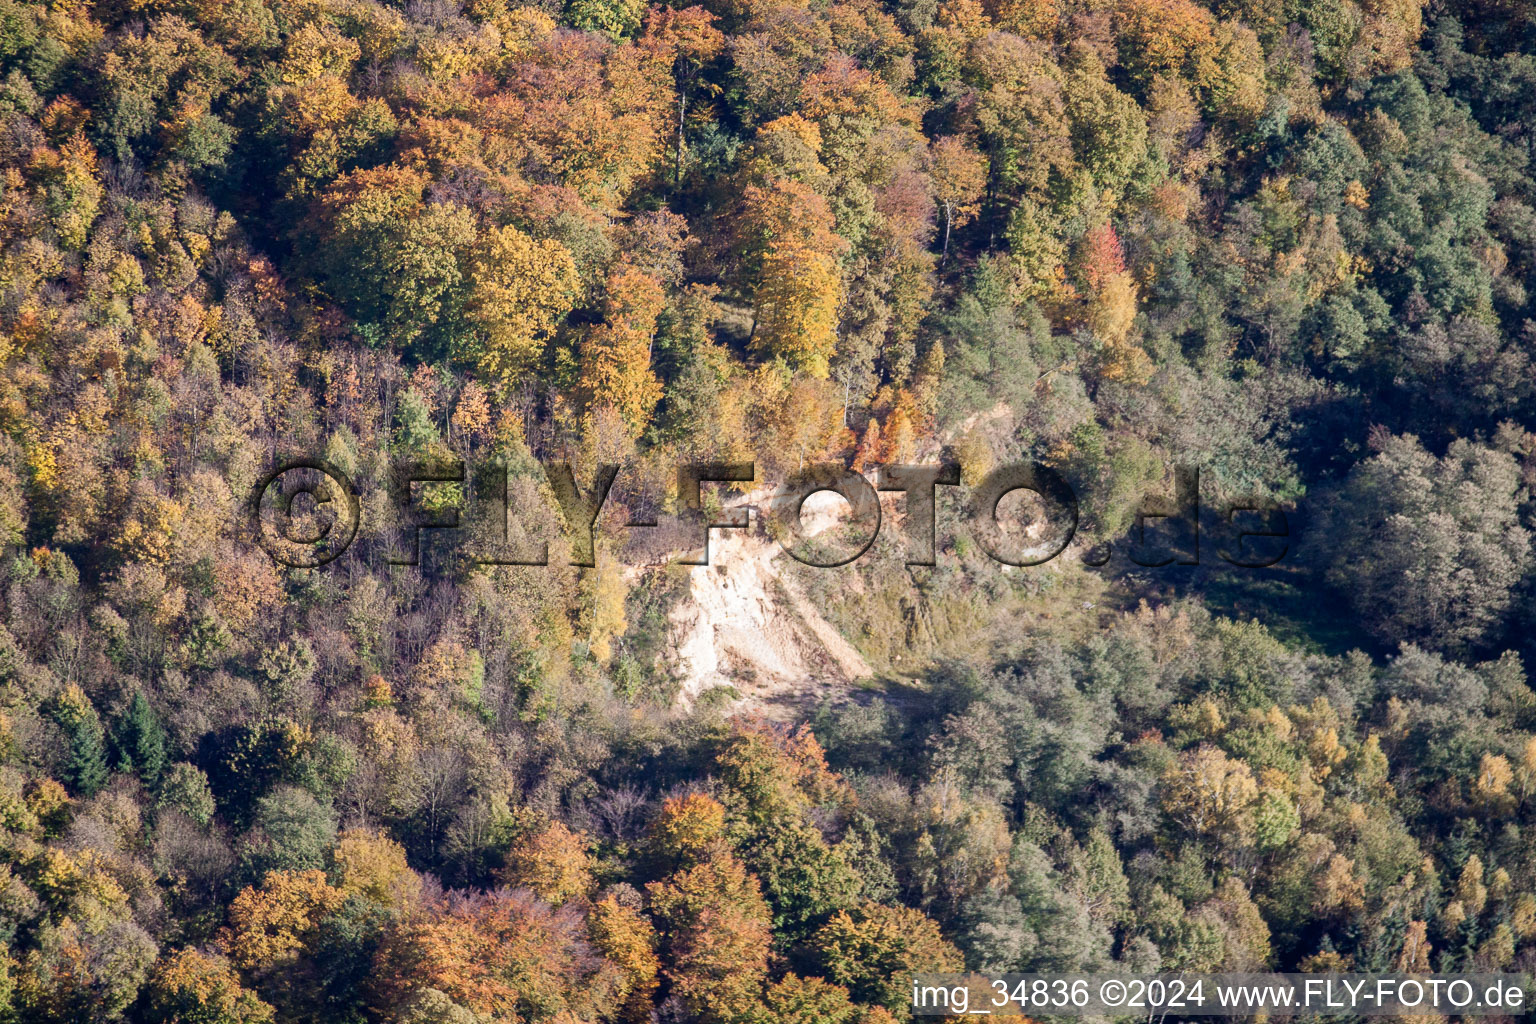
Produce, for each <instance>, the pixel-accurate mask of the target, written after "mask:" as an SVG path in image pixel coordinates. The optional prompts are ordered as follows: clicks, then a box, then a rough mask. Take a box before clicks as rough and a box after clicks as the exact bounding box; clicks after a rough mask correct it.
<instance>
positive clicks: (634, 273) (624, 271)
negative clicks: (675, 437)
mask: <svg viewBox="0 0 1536 1024" xmlns="http://www.w3.org/2000/svg"><path fill="white" fill-rule="evenodd" d="M665 305H666V295H665V293H664V292H663V291H662V288H661V282H659V281H657V280H656V279H655V278H654V277H652V276H650V275H649V274H646V273H643V272H641V271H639V270H635V269H634V268H633V267H623V268H620V269H619V270H616V271H614V272H613V273H612V274H610V275H609V277H608V285H607V298H606V301H605V303H604V318H603V323H602V324H601V325H599V326H598V327H597V329H596V330H594V331H593V332H592V333H591V334H590V335H588V337H587V341H586V344H585V345H584V346H583V348H582V359H581V384H582V389H583V391H584V392H585V393H586V396H587V404H588V406H589V407H591V406H596V405H611V406H612V407H613V408H615V409H617V410H618V412H619V415H620V416H621V417H623V419H624V423H625V424H626V426H627V427H628V428H629V430H630V433H631V436H633V437H639V436H640V434H642V433H643V432H644V431H645V428H646V426H647V425H648V424H649V423H650V421H651V413H652V412H653V411H654V410H655V408H656V403H657V402H659V401H661V381H660V380H659V379H658V378H657V376H656V374H655V373H653V372H652V371H651V342H652V340H653V339H654V338H655V335H656V319H657V317H659V316H660V315H661V311H662V308H663V307H664V306H665Z"/></svg>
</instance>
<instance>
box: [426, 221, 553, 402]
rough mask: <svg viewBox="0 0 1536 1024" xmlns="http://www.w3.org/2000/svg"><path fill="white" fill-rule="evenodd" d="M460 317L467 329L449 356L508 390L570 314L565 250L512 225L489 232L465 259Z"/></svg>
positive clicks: (534, 360)
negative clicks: (465, 289)
mask: <svg viewBox="0 0 1536 1024" xmlns="http://www.w3.org/2000/svg"><path fill="white" fill-rule="evenodd" d="M469 279H470V290H469V301H468V303H467V306H466V309H465V315H466V317H467V319H468V320H469V323H470V324H471V326H472V328H473V330H472V332H471V333H470V334H469V335H467V336H465V337H464V338H463V339H462V340H460V341H459V342H457V344H458V345H459V346H460V348H459V351H457V352H456V353H455V355H456V356H457V357H458V358H460V359H462V360H464V361H466V362H469V363H470V364H472V365H473V366H474V367H475V368H476V370H477V371H478V372H479V373H480V375H481V376H482V377H483V378H484V379H485V380H487V381H490V382H493V383H494V384H495V385H496V386H498V387H500V388H501V389H502V390H505V389H507V388H508V387H510V386H511V385H512V384H513V383H514V382H515V381H516V380H517V378H518V376H519V375H520V374H522V373H523V372H525V371H526V370H528V369H529V368H530V367H531V366H532V365H533V364H534V363H535V362H537V361H538V358H539V356H540V355H541V354H542V352H543V346H544V343H545V342H546V341H547V340H548V339H549V336H550V335H551V334H553V333H554V330H555V327H556V326H557V325H558V324H559V322H560V321H561V319H563V318H564V316H565V315H566V314H567V313H569V312H570V311H571V306H572V304H573V303H574V301H575V294H576V288H577V285H578V283H579V279H578V277H577V273H576V261H575V260H574V259H572V258H571V254H570V251H569V250H568V249H566V247H565V246H563V245H561V244H560V243H559V242H557V241H555V240H553V239H549V238H546V239H542V240H540V241H534V240H533V239H532V238H531V237H529V236H528V235H526V234H524V233H523V232H521V231H519V230H518V229H517V228H515V227H511V226H508V227H502V228H492V229H491V230H490V231H488V232H486V234H485V236H484V237H483V238H482V239H481V240H480V243H479V244H478V245H477V246H476V249H475V252H474V253H473V254H472V256H471V257H470V265H469Z"/></svg>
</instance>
